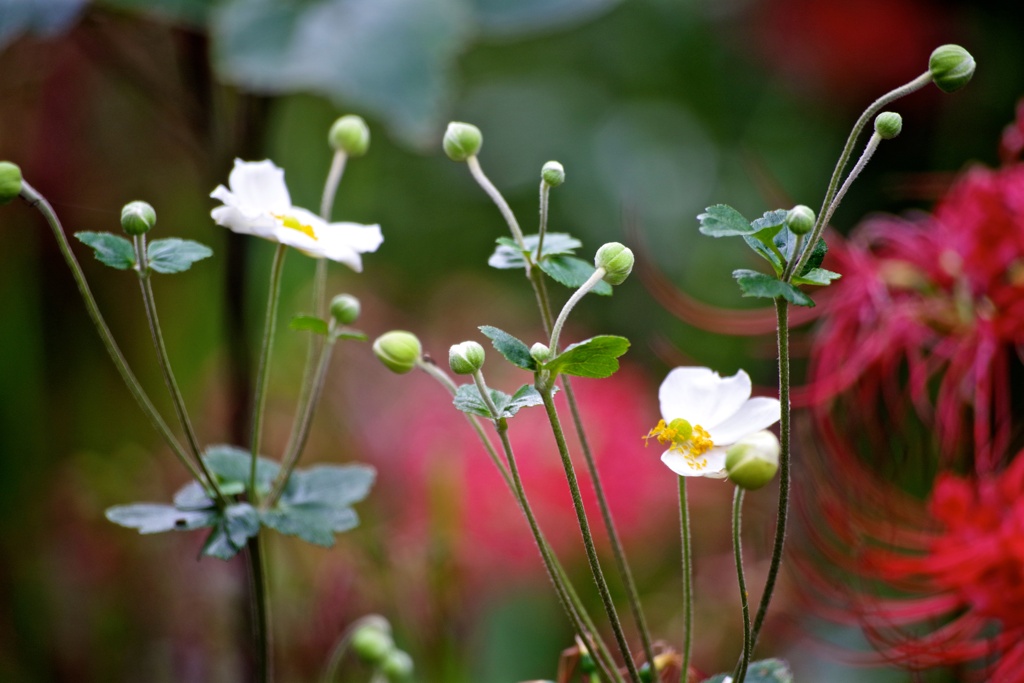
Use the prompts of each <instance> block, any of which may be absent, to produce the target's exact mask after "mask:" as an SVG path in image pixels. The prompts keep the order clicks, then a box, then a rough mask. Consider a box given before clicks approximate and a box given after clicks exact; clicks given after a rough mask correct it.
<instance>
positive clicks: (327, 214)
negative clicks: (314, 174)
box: [320, 150, 348, 223]
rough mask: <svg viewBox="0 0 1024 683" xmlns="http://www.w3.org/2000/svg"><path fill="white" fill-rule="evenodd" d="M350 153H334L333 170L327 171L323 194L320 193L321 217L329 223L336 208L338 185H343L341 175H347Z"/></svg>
mask: <svg viewBox="0 0 1024 683" xmlns="http://www.w3.org/2000/svg"><path fill="white" fill-rule="evenodd" d="M347 160H348V155H347V154H345V153H344V152H342V151H340V150H339V151H337V152H335V153H334V157H333V158H332V159H331V170H329V171H328V172H327V181H326V182H325V183H324V191H323V194H321V195H320V218H323V219H324V220H325V221H327V222H328V223H330V222H331V211H332V210H333V209H334V197H335V195H336V194H337V193H338V186H339V185H341V177H342V176H343V175H345V162H346V161H347Z"/></svg>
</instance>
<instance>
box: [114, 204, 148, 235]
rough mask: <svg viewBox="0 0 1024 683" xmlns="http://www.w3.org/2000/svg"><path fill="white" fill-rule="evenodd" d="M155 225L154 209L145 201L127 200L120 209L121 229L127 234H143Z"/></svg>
mask: <svg viewBox="0 0 1024 683" xmlns="http://www.w3.org/2000/svg"><path fill="white" fill-rule="evenodd" d="M154 225H156V211H154V210H153V207H152V206H150V205H149V204H147V203H146V202H129V203H128V204H125V205H124V208H123V209H121V229H122V230H124V231H125V234H128V235H133V236H134V235H145V234H146V233H147V232H149V231H150V230H152V229H153V226H154Z"/></svg>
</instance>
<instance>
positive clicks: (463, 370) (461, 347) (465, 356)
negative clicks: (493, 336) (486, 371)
mask: <svg viewBox="0 0 1024 683" xmlns="http://www.w3.org/2000/svg"><path fill="white" fill-rule="evenodd" d="M448 366H449V367H451V369H452V372H454V373H455V374H456V375H472V374H473V373H474V372H476V371H477V370H479V369H480V368H482V367H483V366H484V347H482V346H480V344H478V343H476V342H475V341H464V342H462V343H461V344H454V345H452V347H451V348H450V349H448Z"/></svg>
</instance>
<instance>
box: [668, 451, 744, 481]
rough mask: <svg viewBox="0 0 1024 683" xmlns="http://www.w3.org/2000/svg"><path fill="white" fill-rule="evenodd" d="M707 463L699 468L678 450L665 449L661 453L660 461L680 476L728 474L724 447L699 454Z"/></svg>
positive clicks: (724, 475)
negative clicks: (691, 463)
mask: <svg viewBox="0 0 1024 683" xmlns="http://www.w3.org/2000/svg"><path fill="white" fill-rule="evenodd" d="M701 458H703V459H704V460H705V461H706V462H707V465H706V466H705V467H702V468H700V469H698V468H696V467H693V466H692V465H690V462H689V461H688V460H687V459H686V457H685V456H683V454H682V453H680V452H678V451H665V452H664V453H662V454H661V461H662V462H663V463H665V465H666V466H668V468H669V469H670V470H672V471H673V472H675V473H676V474H678V475H679V476H681V477H709V478H711V479H725V478H726V477H727V476H728V474H727V473H726V471H725V449H724V448H712V449H711V450H710V451H708V452H707V453H705V454H704V455H702V456H701Z"/></svg>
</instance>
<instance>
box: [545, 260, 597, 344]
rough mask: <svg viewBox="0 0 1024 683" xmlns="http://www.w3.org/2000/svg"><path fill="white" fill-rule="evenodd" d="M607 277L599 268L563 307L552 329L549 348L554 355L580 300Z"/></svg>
mask: <svg viewBox="0 0 1024 683" xmlns="http://www.w3.org/2000/svg"><path fill="white" fill-rule="evenodd" d="M604 276H605V270H604V268H598V269H597V270H595V271H594V273H593V274H592V275H591V276H590V277H589V278H587V281H586V282H584V283H583V284H582V285H580V288H579V289H577V290H576V291H575V292H573V293H572V296H571V297H569V300H568V301H566V302H565V305H564V306H562V311H561V312H560V313H559V314H558V319H557V320H555V324H554V325H552V327H551V342H550V343H549V344H548V347H549V348H550V349H551V353H552V354H557V353H558V337H559V336H560V335H561V334H562V327H563V326H564V325H565V321H566V320H567V319H568V318H569V313H570V312H571V311H572V309H573V308H575V307H576V304H578V303H579V301H580V299H582V298H583V297H584V296H586V294H587V292H589V291H590V290H591V289H593V288H594V286H595V285H597V283H598V282H600V281H601V279H602V278H604Z"/></svg>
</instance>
